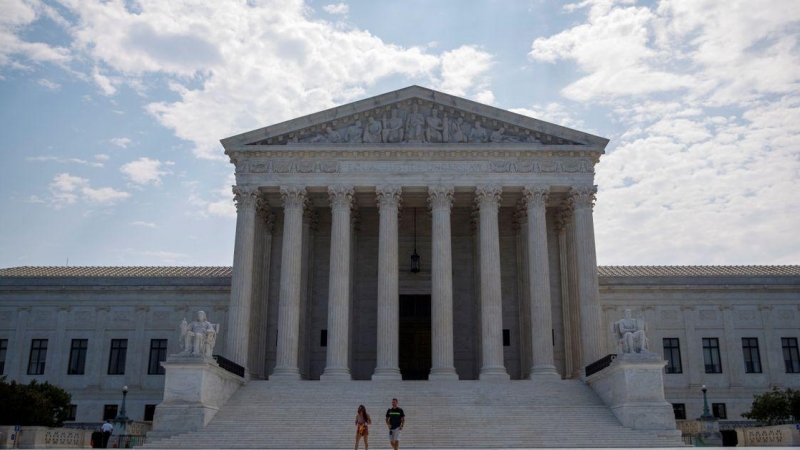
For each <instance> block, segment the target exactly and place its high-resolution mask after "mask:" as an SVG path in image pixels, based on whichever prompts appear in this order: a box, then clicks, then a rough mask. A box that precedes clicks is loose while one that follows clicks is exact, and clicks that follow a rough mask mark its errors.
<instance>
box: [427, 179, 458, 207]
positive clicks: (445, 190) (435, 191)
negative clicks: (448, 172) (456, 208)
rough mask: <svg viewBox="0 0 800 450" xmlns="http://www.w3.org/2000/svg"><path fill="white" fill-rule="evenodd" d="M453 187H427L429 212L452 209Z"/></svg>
mask: <svg viewBox="0 0 800 450" xmlns="http://www.w3.org/2000/svg"><path fill="white" fill-rule="evenodd" d="M454 192H455V188H454V187H453V186H441V185H439V186H429V187H428V206H429V207H430V209H431V211H435V210H437V209H446V210H447V211H450V209H451V208H452V207H453V193H454Z"/></svg>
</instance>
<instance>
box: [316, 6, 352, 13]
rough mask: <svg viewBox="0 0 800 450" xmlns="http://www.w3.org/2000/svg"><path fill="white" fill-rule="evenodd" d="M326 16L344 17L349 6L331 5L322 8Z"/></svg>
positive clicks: (348, 10)
mask: <svg viewBox="0 0 800 450" xmlns="http://www.w3.org/2000/svg"><path fill="white" fill-rule="evenodd" d="M322 9H324V10H325V12H326V13H328V14H334V15H346V14H347V13H348V12H350V6H349V5H348V4H347V3H331V4H329V5H325V6H323V7H322Z"/></svg>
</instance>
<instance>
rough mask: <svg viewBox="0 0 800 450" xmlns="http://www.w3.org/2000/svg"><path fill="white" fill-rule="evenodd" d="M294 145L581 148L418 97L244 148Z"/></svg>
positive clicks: (278, 136) (558, 138) (555, 137)
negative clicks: (510, 144) (508, 145)
mask: <svg viewBox="0 0 800 450" xmlns="http://www.w3.org/2000/svg"><path fill="white" fill-rule="evenodd" d="M294 143H301V144H403V143H408V144H415V143H416V144H467V143H469V144H503V143H531V144H546V145H580V144H579V143H578V142H573V141H571V140H568V139H564V138H560V137H557V136H552V135H549V134H545V133H541V132H539V131H536V130H530V129H527V128H524V127H521V126H518V125H514V124H511V123H506V122H503V121H501V120H497V119H492V118H489V117H484V116H481V115H478V114H475V113H471V112H467V111H462V110H459V109H457V108H453V107H448V106H445V105H441V104H438V103H434V102H430V101H423V100H419V99H412V100H405V101H401V102H397V103H394V104H391V105H387V106H382V107H378V108H374V109H371V110H368V111H365V112H360V113H353V114H350V115H349V116H343V117H340V118H336V119H334V120H330V121H327V122H325V123H320V124H317V125H313V126H309V127H306V128H301V129H298V130H296V131H293V132H288V133H283V134H280V135H277V136H273V137H269V138H266V139H261V140H259V141H257V142H252V143H251V144H249V145H284V144H294Z"/></svg>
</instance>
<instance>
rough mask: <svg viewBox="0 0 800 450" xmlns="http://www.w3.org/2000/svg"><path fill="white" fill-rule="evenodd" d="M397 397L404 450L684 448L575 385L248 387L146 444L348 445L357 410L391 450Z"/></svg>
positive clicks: (373, 437) (373, 442)
mask: <svg viewBox="0 0 800 450" xmlns="http://www.w3.org/2000/svg"><path fill="white" fill-rule="evenodd" d="M392 397H396V398H398V399H399V401H400V407H401V408H403V410H404V411H405V414H406V425H405V427H404V429H403V431H402V436H401V447H402V448H404V449H412V448H416V449H433V448H531V447H617V448H619V447H628V448H636V447H678V446H682V445H683V444H682V442H681V439H680V437H677V438H676V437H674V436H671V437H670V436H665V435H660V434H659V433H656V432H645V431H634V430H631V429H628V428H624V427H623V426H622V425H620V423H619V421H618V420H617V419H616V417H614V414H613V413H612V412H611V410H610V409H609V408H608V407H606V406H605V405H604V404H603V402H602V400H600V398H599V397H598V396H597V395H596V394H595V393H594V391H592V389H591V388H590V387H589V386H586V385H584V384H583V383H582V382H580V381H577V380H566V381H565V380H541V381H539V380H537V381H529V380H520V381H458V382H431V381H402V382H400V381H397V382H394V381H350V382H334V381H250V382H248V383H247V384H246V385H245V386H244V387H242V388H240V389H239V390H238V391H237V392H236V393H235V394H234V395H233V396H232V397H231V399H230V400H229V401H228V403H227V404H226V405H225V406H224V407H223V408H222V409H221V410H220V411H219V413H217V415H216V417H215V418H214V420H212V421H211V423H209V424H208V426H207V427H205V428H204V429H203V430H200V431H197V432H193V433H186V434H181V435H177V436H172V437H171V438H169V439H163V440H160V441H153V442H148V443H147V444H146V445H145V448H193V449H194V448H280V449H322V448H328V449H351V448H353V444H354V436H355V430H356V427H355V425H354V421H355V415H356V409H357V408H358V405H359V404H363V405H364V406H366V408H367V411H368V412H369V414H370V415H371V416H372V426H370V428H369V431H370V436H369V440H370V447H373V448H389V445H388V429H387V427H386V425H385V422H384V416H385V414H386V410H387V408H389V407H390V406H391V399H392ZM361 445H362V446H363V443H362V444H361ZM362 448H363V447H362Z"/></svg>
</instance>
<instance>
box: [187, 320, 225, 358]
mask: <svg viewBox="0 0 800 450" xmlns="http://www.w3.org/2000/svg"><path fill="white" fill-rule="evenodd" d="M218 333H219V324H212V323H211V322H209V321H208V318H207V317H206V313H205V312H203V311H197V320H195V321H194V322H192V323H186V319H185V318H184V319H183V321H182V322H181V343H182V344H183V351H182V352H181V353H180V354H181V355H194V356H208V357H209V358H210V357H211V354H212V352H213V351H214V344H215V343H216V342H217V334H218Z"/></svg>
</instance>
